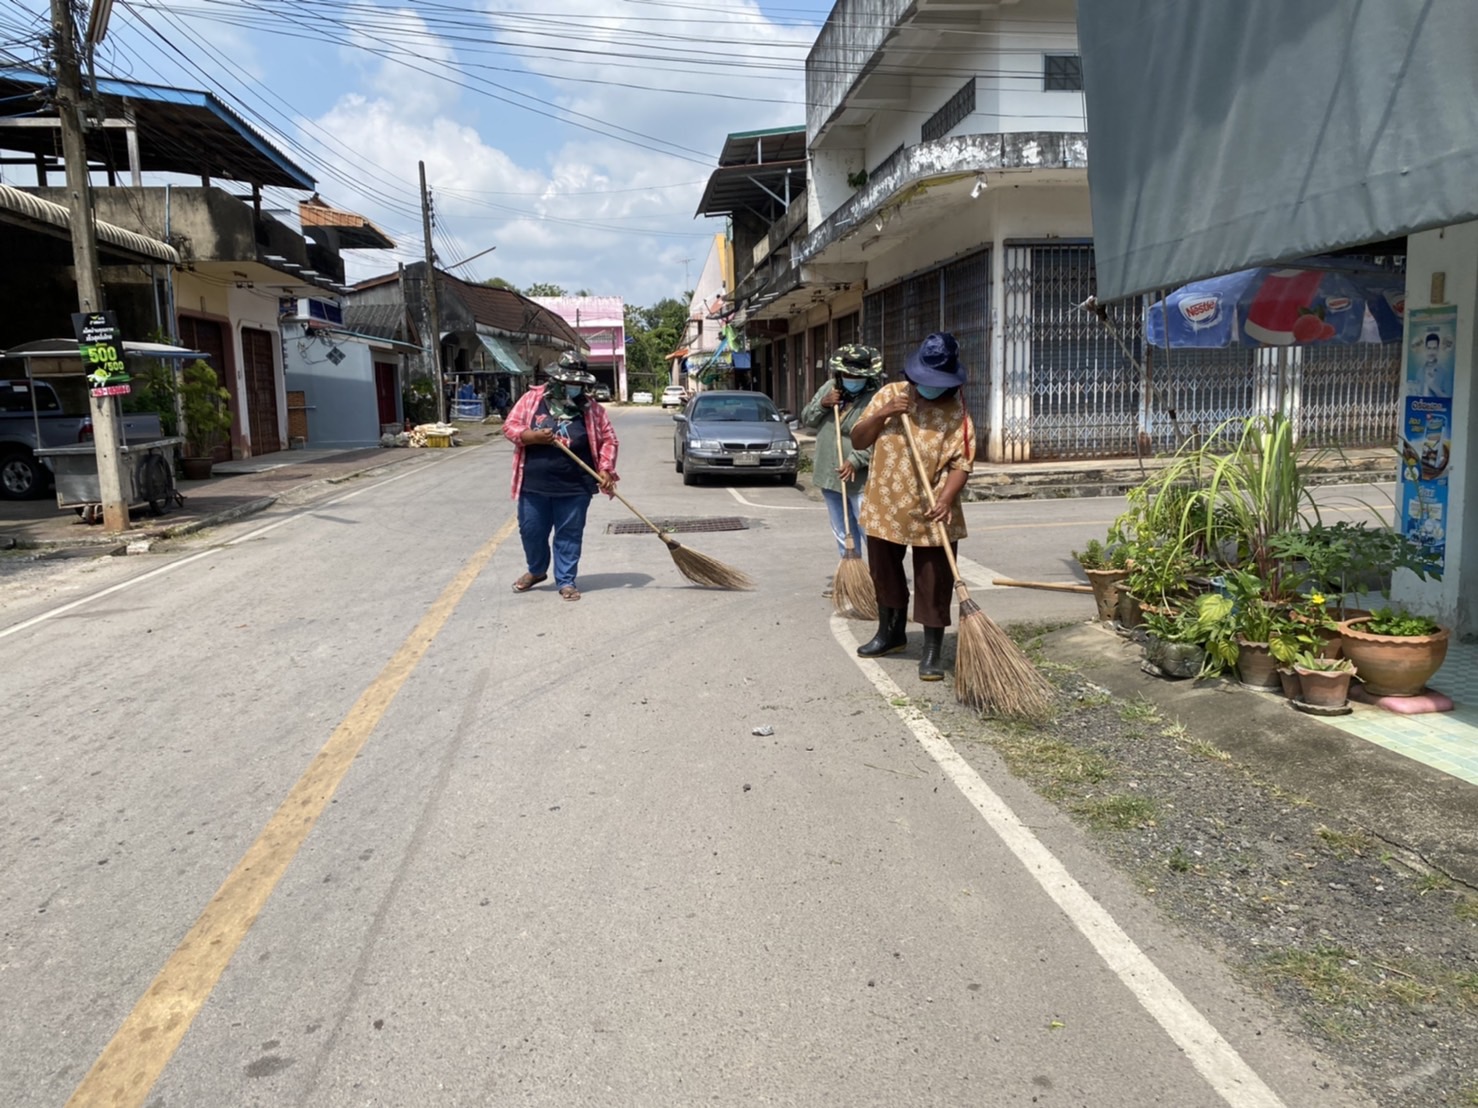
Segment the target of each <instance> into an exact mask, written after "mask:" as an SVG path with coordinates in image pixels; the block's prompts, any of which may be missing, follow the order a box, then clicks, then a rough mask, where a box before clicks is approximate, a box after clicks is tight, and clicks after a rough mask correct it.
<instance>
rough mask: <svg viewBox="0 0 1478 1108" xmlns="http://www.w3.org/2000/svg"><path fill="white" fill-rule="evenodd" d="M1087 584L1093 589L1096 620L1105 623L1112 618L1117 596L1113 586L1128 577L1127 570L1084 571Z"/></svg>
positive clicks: (1116, 605) (1115, 608)
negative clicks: (1096, 609)
mask: <svg viewBox="0 0 1478 1108" xmlns="http://www.w3.org/2000/svg"><path fill="white" fill-rule="evenodd" d="M1083 572H1084V573H1086V574H1087V575H1088V584H1089V585H1091V586H1092V587H1093V602H1094V603H1095V604H1097V605H1098V618H1099V619H1101V620H1103V621H1104V622H1105V623H1107V622H1108V621H1109V620H1111V619H1113V618H1114V613H1115V611H1116V610H1117V608H1118V604H1119V594H1118V592H1117V591H1116V590H1115V589H1114V585H1115V584H1117V583H1118V582H1119V581H1122V580H1124V578H1126V577H1128V576H1129V571H1128V570H1127V569H1085V570H1084V571H1083Z"/></svg>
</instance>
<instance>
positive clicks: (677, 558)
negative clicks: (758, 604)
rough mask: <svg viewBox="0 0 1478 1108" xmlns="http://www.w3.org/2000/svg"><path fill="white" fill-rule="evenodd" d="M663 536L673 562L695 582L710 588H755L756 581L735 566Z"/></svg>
mask: <svg viewBox="0 0 1478 1108" xmlns="http://www.w3.org/2000/svg"><path fill="white" fill-rule="evenodd" d="M661 538H662V541H663V542H665V543H666V544H667V550H668V553H670V554H671V555H672V564H673V565H675V566H677V571H678V572H679V573H681V574H682V575H683V576H684V577H686V578H687V579H688V580H689V581H691V582H693V584H695V585H702V586H703V587H704V588H708V589H752V588H754V582H753V581H751V580H750V579H749V577H748V576H747V575H746V574H744V573H741V572H740V571H739V570H737V569H735V568H734V567H733V566H728V565H725V564H724V563H723V562H721V561H719V560H718V559H717V558H710V557H709V556H708V555H707V554H700V553H699V552H698V551H696V550H694V549H693V548H692V547H688V546H684V545H683V544H682V543H680V542H678V541H677V540H676V539H672V538H668V537H667V536H666V535H662V536H661Z"/></svg>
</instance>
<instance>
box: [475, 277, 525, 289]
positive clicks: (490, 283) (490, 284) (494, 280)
mask: <svg viewBox="0 0 1478 1108" xmlns="http://www.w3.org/2000/svg"><path fill="white" fill-rule="evenodd" d="M483 285H485V286H486V287H487V288H490V289H507V290H508V291H509V292H518V291H519V289H518V286H517V285H515V284H514V283H513V282H512V281H505V280H503V278H501V277H489V278H488V279H487V280H486V281H484V282H483Z"/></svg>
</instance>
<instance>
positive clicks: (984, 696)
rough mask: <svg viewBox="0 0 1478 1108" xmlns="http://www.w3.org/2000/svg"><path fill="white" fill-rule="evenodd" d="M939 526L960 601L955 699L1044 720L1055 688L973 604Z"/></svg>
mask: <svg viewBox="0 0 1478 1108" xmlns="http://www.w3.org/2000/svg"><path fill="white" fill-rule="evenodd" d="M902 418H903V433H904V435H905V436H907V438H908V452H909V454H911V455H912V456H913V464H914V469H915V470H917V471H918V475H919V483H920V484H921V485H923V487H924V495H925V496H926V497H927V498H928V500H929V507H930V509H933V507H934V503H935V501H934V485H933V482H931V481H930V480H929V475H928V473H927V472H926V471H925V470H924V459H923V458H922V457H921V456H920V455H919V445H918V443H917V442H916V441H915V439H914V433H913V420H912V419H911V418H910V417H909V415H908V413H907V412H904V413H902ZM935 526H936V527H938V528H939V540H940V544H941V545H942V546H943V547H944V554H945V557H947V558H948V559H949V569H950V572H951V573H953V574H954V577H955V596H956V597H957V598H958V599H959V602H960V630H959V634H958V637H957V645H956V650H955V698H956V699H957V700H959V701H960V703H962V704H968V705H969V706H970V707H972V708H974V709H976V710H977V711H980V712H993V713H995V714H996V715H1000V716H1008V717H1011V718H1014V719H1042V718H1043V717H1045V716H1046V715H1048V714H1049V713H1050V711H1051V706H1052V702H1051V694H1052V686H1051V685H1050V684H1048V683H1047V679H1046V678H1045V677H1043V676H1042V675H1041V673H1039V672H1038V671H1037V667H1036V666H1034V665H1032V663H1031V660H1030V659H1029V658H1028V657H1027V656H1026V655H1025V654H1023V653H1022V652H1021V649H1020V648H1019V647H1017V645H1016V644H1015V643H1014V642H1012V641H1011V638H1010V636H1008V635H1007V634H1006V632H1004V631H1002V630H1001V629H1000V627H998V626H997V625H996V624H995V623H994V622H993V621H992V620H991V618H990V617H989V616H987V615H986V614H985V612H984V611H982V610H981V608H980V605H979V604H977V603H975V601H974V600H972V599H970V592H969V590H968V589H967V588H966V587H965V579H964V578H963V577H962V576H961V575H960V567H959V564H958V563H957V562H956V561H955V552H954V548H953V547H951V546H950V542H949V532H948V530H946V528H945V526H944V524H943V523H942V522H936V523H935Z"/></svg>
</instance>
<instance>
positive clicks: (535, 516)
mask: <svg viewBox="0 0 1478 1108" xmlns="http://www.w3.org/2000/svg"><path fill="white" fill-rule="evenodd" d="M588 511H590V497H588V496H586V495H585V494H584V493H577V494H576V495H574V496H544V495H542V494H541V493H537V492H527V491H525V492H520V493H519V494H518V537H519V538H520V539H522V540H523V556H524V560H525V561H526V562H528V566H529V572H530V573H532V574H533V575H534V576H535V577H542V576H544V574H546V573H548V572H549V533H550V532H551V531H553V532H554V583H555V585H556V586H557V587H559V588H564V587H565V586H566V585H573V584H574V583H575V575H576V574H577V573H578V572H579V571H580V547H581V545H582V544H583V543H584V541H585V514H586V513H587V512H588Z"/></svg>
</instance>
